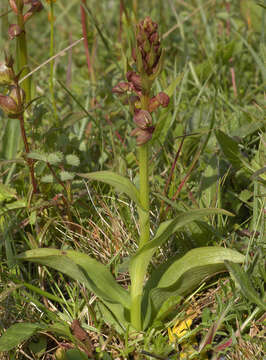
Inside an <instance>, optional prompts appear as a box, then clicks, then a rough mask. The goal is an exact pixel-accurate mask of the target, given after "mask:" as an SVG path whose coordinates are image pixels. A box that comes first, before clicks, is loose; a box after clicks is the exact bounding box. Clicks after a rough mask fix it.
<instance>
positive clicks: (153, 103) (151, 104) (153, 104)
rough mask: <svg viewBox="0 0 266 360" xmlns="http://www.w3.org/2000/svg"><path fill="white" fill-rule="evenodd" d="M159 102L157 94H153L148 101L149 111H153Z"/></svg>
mask: <svg viewBox="0 0 266 360" xmlns="http://www.w3.org/2000/svg"><path fill="white" fill-rule="evenodd" d="M160 105H161V104H160V103H159V100H158V99H157V96H154V97H153V98H151V99H150V102H149V112H150V113H151V112H153V111H154V110H156V109H157V108H158V107H159V106H160Z"/></svg>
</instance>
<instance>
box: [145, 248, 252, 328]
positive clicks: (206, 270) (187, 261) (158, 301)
mask: <svg viewBox="0 0 266 360" xmlns="http://www.w3.org/2000/svg"><path fill="white" fill-rule="evenodd" d="M244 259H245V256H244V255H242V254H240V253H239V252H237V251H235V250H231V249H225V248H222V247H218V246H206V247H202V248H196V249H192V250H190V251H189V252H187V253H186V254H185V255H184V256H182V257H181V258H177V259H174V261H171V262H169V265H168V266H165V267H164V269H163V271H160V269H158V270H155V271H154V272H153V274H152V275H151V278H150V279H149V281H148V282H147V284H146V286H145V293H146V297H147V296H149V297H150V299H149V300H148V299H147V298H146V299H143V301H144V302H146V304H148V303H149V305H148V306H152V308H153V311H154V313H155V315H156V313H157V312H158V311H159V310H160V308H161V306H162V304H163V302H164V301H166V300H167V299H168V297H172V296H185V295H187V294H189V293H191V292H192V291H193V290H195V289H196V288H197V287H198V286H199V284H200V283H201V282H202V281H204V280H205V279H207V278H209V277H211V276H212V275H214V274H217V273H219V272H221V271H226V270H227V268H226V265H225V261H226V260H231V261H232V262H236V263H241V262H243V261H244ZM151 304H152V305H151ZM146 311H147V312H148V311H149V310H148V309H147V310H146ZM146 322H147V320H146Z"/></svg>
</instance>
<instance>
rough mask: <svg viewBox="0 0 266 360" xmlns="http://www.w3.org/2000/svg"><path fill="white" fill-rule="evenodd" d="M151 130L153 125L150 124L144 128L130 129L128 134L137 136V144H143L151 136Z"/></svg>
mask: <svg viewBox="0 0 266 360" xmlns="http://www.w3.org/2000/svg"><path fill="white" fill-rule="evenodd" d="M153 131H154V126H151V127H149V128H147V129H145V130H143V129H140V128H135V129H134V130H132V132H131V134H130V135H131V136H136V137H137V140H136V142H137V145H143V144H146V143H147V142H148V141H149V140H150V139H151V138H152V133H153Z"/></svg>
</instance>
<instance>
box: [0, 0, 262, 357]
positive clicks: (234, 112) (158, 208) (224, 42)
mask: <svg viewBox="0 0 266 360" xmlns="http://www.w3.org/2000/svg"><path fill="white" fill-rule="evenodd" d="M43 6H44V9H43V10H42V11H40V12H36V13H35V14H34V16H32V18H31V19H30V21H29V22H28V23H27V24H26V31H25V35H26V44H27V51H28V62H29V64H30V66H29V67H30V70H34V69H35V71H34V72H33V75H32V76H31V82H30V83H29V84H30V85H28V86H30V89H31V95H30V98H28V101H29V100H30V99H31V100H32V103H31V105H30V107H29V108H28V109H27V110H26V112H25V116H24V120H25V128H26V133H27V139H28V142H29V147H30V151H31V155H30V157H27V155H26V153H25V150H24V146H23V141H22V139H21V135H20V127H19V121H18V120H17V119H10V118H8V117H7V116H6V114H5V113H4V112H1V113H0V117H1V121H0V139H1V140H0V172H1V180H0V229H1V230H0V256H1V263H0V266H1V272H0V287H1V288H0V334H3V333H4V332H5V330H6V329H7V328H9V327H10V326H11V325H13V324H16V323H22V322H30V323H32V324H38V326H39V328H38V333H37V334H35V335H34V336H33V337H30V339H29V340H26V338H27V336H26V335H27V334H25V333H24V336H21V335H19V334H21V332H19V329H16V328H14V334H13V336H12V337H13V339H16V341H17V340H18V338H19V336H21V339H20V340H21V341H20V342H19V345H17V346H15V347H12V346H11V348H10V350H9V351H8V352H2V354H1V355H0V358H1V359H26V358H27V359H53V358H57V359H60V357H59V356H61V355H62V356H64V354H63V353H65V352H66V350H69V349H72V350H73V351H78V354H77V353H76V354H74V355H73V353H72V355H71V352H69V354H68V356H69V357H68V358H70V356H74V358H76V359H79V358H82V356H83V357H84V356H86V357H85V358H88V355H89V356H90V357H94V358H103V359H112V358H114V359H115V358H116V359H126V358H135V359H144V358H147V359H152V358H156V356H157V358H159V359H168V358H169V359H179V358H184V359H186V358H187V359H189V358H196V359H199V358H202V359H208V358H213V359H218V358H219V359H250V360H251V359H254V358H256V359H263V356H265V355H264V349H263V343H265V328H263V321H264V323H265V315H264V312H263V310H262V309H263V306H261V302H263V300H265V292H264V283H265V277H266V276H265V275H266V274H265V266H264V265H265V264H264V254H265V252H264V251H265V242H264V241H265V239H264V236H265V180H266V177H265V163H266V161H265V160H266V148H265V144H266V137H265V81H266V70H265V59H266V45H265V22H266V17H265V3H263V1H260V2H259V1H258V2H256V1H252V0H241V1H225V0H210V1H207V0H206V1H203V0H194V1H192V0H191V1H181V0H169V1H168V0H167V1H156V0H150V1H138V0H132V1H122V0H121V1H118V0H117V1H114V0H113V1H112V0H109V1H94V0H91V1H87V2H86V1H79V0H71V1H70V0H69V1H62V0H57V1H56V2H49V1H43ZM1 7H2V9H1V39H0V48H1V54H2V56H1V57H2V58H1V59H0V60H1V61H4V57H5V55H4V50H5V51H6V52H7V53H8V54H9V55H13V57H14V60H15V68H16V69H17V70H21V69H22V68H23V67H20V66H19V63H20V64H21V58H20V55H19V54H21V50H19V49H18V41H17V40H16V38H14V39H13V40H10V38H8V29H9V27H10V24H14V23H16V22H17V19H16V16H15V14H14V12H13V11H11V9H10V6H9V2H8V1H6V0H5V1H2V2H1ZM148 15H149V16H150V17H151V18H152V19H153V20H154V21H156V22H157V23H158V24H159V31H160V34H161V38H162V44H163V47H164V48H165V60H164V70H163V72H162V74H161V75H160V77H159V79H158V80H156V83H155V86H154V88H155V92H156V93H157V92H159V91H165V90H168V92H169V93H170V94H171V101H170V104H169V106H168V107H167V108H166V109H162V110H160V111H159V112H158V113H157V114H156V117H157V128H156V130H155V133H154V137H153V140H152V141H153V142H152V159H151V161H150V164H149V165H150V184H151V188H152V191H153V193H152V197H151V227H152V231H154V229H155V228H156V226H157V225H158V223H159V222H160V221H162V220H167V219H170V218H173V217H175V216H177V215H178V213H179V212H180V211H188V210H192V209H203V208H210V207H211V208H215V207H217V208H223V209H225V210H228V211H230V212H232V213H233V214H234V215H235V216H234V217H226V216H224V215H213V216H209V217H206V218H204V221H203V220H202V221H196V222H194V223H191V224H190V225H187V226H185V227H184V228H183V229H182V231H181V232H178V233H177V234H175V235H174V236H172V237H171V238H170V240H169V241H168V242H167V244H166V245H164V246H163V247H162V248H160V251H158V252H157V253H156V257H155V258H154V261H153V264H152V266H151V269H150V270H152V269H153V268H156V267H157V266H159V265H160V264H161V263H162V262H163V261H164V260H167V259H168V258H169V257H170V256H173V255H176V256H180V255H181V254H184V253H186V252H187V251H188V250H190V249H193V248H196V247H199V246H207V245H222V246H224V247H228V248H232V249H236V250H238V251H239V252H241V253H242V254H244V255H245V263H244V264H243V266H242V268H241V269H240V268H237V269H235V268H230V269H229V270H230V272H231V275H232V278H231V279H230V277H229V276H228V274H224V273H223V274H217V276H216V277H215V278H214V279H212V280H211V282H210V281H209V282H204V283H203V284H201V285H200V284H199V288H198V289H197V290H196V291H195V292H194V293H193V294H189V295H188V296H187V297H186V298H185V299H183V300H182V301H180V303H178V304H175V308H174V312H175V318H174V320H172V321H171V322H168V323H167V322H166V323H160V324H158V326H157V327H155V328H152V329H148V330H147V331H145V333H140V334H138V336H129V335H128V334H127V333H125V334H119V332H118V331H117V329H116V328H115V327H114V325H113V324H112V321H111V320H110V319H108V318H107V315H106V314H105V315H103V313H102V309H101V307H100V306H99V301H98V299H97V298H96V297H95V296H94V294H90V293H88V292H87V291H85V288H84V286H83V285H82V284H80V283H77V282H74V281H72V280H71V279H70V278H68V277H67V276H64V275H62V274H60V273H58V272H56V271H53V270H51V269H50V268H46V267H42V266H39V265H35V264H31V263H24V262H18V260H17V259H16V256H17V255H18V254H19V253H21V252H23V251H26V250H29V249H36V248H41V247H51V248H57V249H62V250H69V249H75V250H79V251H81V252H83V253H86V254H89V255H91V256H93V257H94V258H95V259H97V260H99V261H101V262H102V263H103V264H106V265H108V267H109V268H110V270H111V272H112V274H113V275H114V276H115V277H116V279H118V281H119V283H120V284H122V285H123V286H124V287H127V286H128V264H127V258H128V257H129V256H130V255H131V254H132V253H133V252H134V251H135V250H136V239H137V237H138V231H137V230H138V228H136V223H137V215H136V212H135V208H134V206H133V204H132V203H131V202H130V201H129V200H128V198H127V197H126V196H123V195H121V194H118V195H117V194H116V193H114V191H113V190H112V188H110V187H109V186H108V185H104V184H102V183H97V182H94V181H89V182H87V181H84V180H83V179H81V178H80V177H78V176H77V173H88V172H92V171H98V170H112V171H114V172H117V173H119V174H121V175H126V176H127V177H129V178H130V179H131V180H132V181H133V182H134V183H135V184H138V181H139V179H138V172H137V168H138V160H137V158H136V153H135V149H136V146H135V142H136V140H135V138H133V137H131V136H130V133H131V131H132V129H133V128H134V124H133V121H132V115H131V113H130V111H129V109H128V107H126V106H125V105H124V104H123V103H122V102H121V101H120V99H119V98H118V97H115V96H114V95H113V94H112V88H113V87H114V86H115V85H116V84H117V83H118V82H119V81H122V80H125V74H126V64H127V60H126V59H127V58H130V57H131V44H132V39H133V31H134V24H135V23H136V21H139V20H141V19H142V18H144V17H145V16H148ZM84 23H86V26H87V30H86V29H85V27H84ZM82 25H83V27H82ZM86 32H87V40H88V41H87V42H86V44H87V45H88V48H87V47H86V45H84V42H83V40H82V36H83V35H84V34H85V35H86ZM9 37H10V34H9ZM78 40H80V41H78ZM71 44H73V46H71V47H70V48H68V47H69V46H70V45H71ZM67 48H68V49H67ZM64 49H67V50H65V51H63V50H64ZM86 51H87V53H86ZM52 56H55V57H54V58H53V60H52V61H50V62H48V60H49V59H50V58H51V57H52ZM19 59H20V60H19ZM19 61H20V62H19ZM23 70H24V73H23V74H22V76H24V75H26V72H27V71H28V70H27V68H23ZM28 79H29V78H28ZM22 86H24V85H22ZM1 89H2V93H4V92H5V89H4V87H3V88H1ZM29 158H31V159H34V161H35V167H34V171H35V177H36V182H37V186H38V192H37V193H34V191H33V190H34V189H33V187H32V183H31V180H30V177H29V167H28V165H27V164H28V160H27V159H29ZM75 319H78V320H79V323H80V324H81V325H82V328H83V329H84V330H86V335H84V334H83V335H84V337H85V338H83V339H81V338H80V336H79V335H77V332H78V331H75V322H74V323H73V321H74V320H75ZM185 320H187V322H185V331H184V332H183V333H182V331H181V330H180V329H181V328H179V325H180V324H181V325H182V324H183V325H184V321H185ZM182 322H183V323H182ZM47 324H49V325H50V330H49V331H47V330H43V331H42V326H44V327H45V326H46V325H47ZM71 324H72V332H71V331H70V325H71ZM73 324H74V325H73ZM76 326H77V327H76V329H78V330H80V331H81V328H80V327H79V325H77V324H76ZM45 329H47V328H45ZM174 334H175V335H174ZM84 344H85V345H84ZM78 348H79V349H80V350H77V349H78ZM84 349H85V350H84ZM88 349H90V350H88ZM84 351H85V353H84ZM198 351H200V354H199V352H198ZM82 354H83V355H82ZM84 354H86V355H84ZM56 356H57V357H56ZM62 358H63V357H62Z"/></svg>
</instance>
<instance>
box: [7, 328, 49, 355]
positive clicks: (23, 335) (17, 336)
mask: <svg viewBox="0 0 266 360" xmlns="http://www.w3.org/2000/svg"><path fill="white" fill-rule="evenodd" d="M43 329H44V327H43V326H42V325H40V324H32V323H18V324H14V325H12V326H10V328H8V329H7V330H6V332H4V333H3V335H2V336H1V337H0V352H2V351H9V350H11V349H13V348H14V347H16V346H18V345H20V344H21V343H22V342H23V341H25V340H28V339H29V338H30V337H31V336H32V335H34V334H35V333H36V332H37V331H38V330H43Z"/></svg>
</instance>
